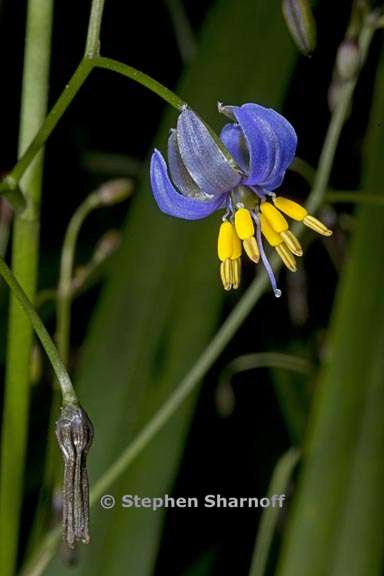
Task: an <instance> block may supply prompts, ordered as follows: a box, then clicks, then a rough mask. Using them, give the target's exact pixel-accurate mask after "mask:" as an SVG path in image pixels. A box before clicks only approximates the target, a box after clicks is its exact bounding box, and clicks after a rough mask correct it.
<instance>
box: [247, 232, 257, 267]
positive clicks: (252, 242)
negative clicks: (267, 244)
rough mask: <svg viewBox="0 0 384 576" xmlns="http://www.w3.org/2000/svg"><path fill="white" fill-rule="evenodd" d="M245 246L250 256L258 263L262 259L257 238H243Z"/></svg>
mask: <svg viewBox="0 0 384 576" xmlns="http://www.w3.org/2000/svg"><path fill="white" fill-rule="evenodd" d="M243 246H244V250H245V252H246V253H247V256H248V258H249V259H250V260H252V261H253V262H255V263H256V264H257V263H258V261H259V260H260V251H259V247H258V245H257V242H256V238H255V237H254V236H251V238H246V239H245V240H243Z"/></svg>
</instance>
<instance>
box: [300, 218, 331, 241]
mask: <svg viewBox="0 0 384 576" xmlns="http://www.w3.org/2000/svg"><path fill="white" fill-rule="evenodd" d="M303 223H304V224H305V225H306V226H308V228H312V230H315V232H318V233H319V234H322V236H332V234H333V232H332V230H329V228H327V227H326V226H325V225H324V224H323V223H322V222H320V220H318V219H317V218H315V217H314V216H311V215H310V214H308V215H307V216H306V217H305V218H304V220H303Z"/></svg>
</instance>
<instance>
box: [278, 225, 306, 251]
mask: <svg viewBox="0 0 384 576" xmlns="http://www.w3.org/2000/svg"><path fill="white" fill-rule="evenodd" d="M281 237H282V239H283V240H284V242H285V243H286V245H287V246H288V248H289V249H290V251H291V252H292V254H294V255H295V256H302V255H303V249H302V247H301V244H300V242H299V241H298V239H297V238H296V236H295V235H294V233H293V232H291V231H290V230H287V231H286V232H282V233H281Z"/></svg>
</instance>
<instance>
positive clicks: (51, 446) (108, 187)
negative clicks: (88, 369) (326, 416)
mask: <svg viewBox="0 0 384 576" xmlns="http://www.w3.org/2000/svg"><path fill="white" fill-rule="evenodd" d="M132 187H133V185H132V182H131V181H130V180H127V179H123V178H121V179H116V180H111V181H109V182H106V183H105V184H103V185H101V186H100V187H99V188H98V189H97V190H95V191H94V192H92V193H91V194H89V195H88V196H87V197H86V198H85V200H84V201H83V202H82V203H81V204H80V206H79V207H78V208H77V210H76V211H75V212H74V214H73V216H72V218H71V220H70V221H69V224H68V227H67V230H66V233H65V237H64V242H63V248H62V252H61V265H60V278H59V284H58V288H57V290H53V291H50V292H48V294H47V296H49V298H52V299H54V301H55V303H56V320H57V323H56V343H57V347H58V351H59V354H60V356H61V358H62V360H63V362H64V364H65V365H67V366H68V365H69V364H70V357H69V349H70V334H71V306H72V300H73V297H74V295H75V290H74V283H75V278H74V270H73V269H74V261H75V254H76V247H77V241H78V237H79V233H80V230H81V227H82V226H83V224H84V222H85V220H86V218H87V217H88V216H89V215H90V214H91V213H92V212H93V211H94V210H97V209H98V208H103V207H107V206H112V205H115V204H117V203H119V202H122V201H124V200H125V199H126V198H128V196H129V195H130V194H131V193H132ZM102 240H103V239H102ZM104 241H105V240H104ZM107 241H108V238H107ZM114 246H115V243H114V237H113V238H112V249H113V248H114ZM98 251H100V245H96V251H95V254H94V256H93V260H92V261H91V262H90V263H89V264H88V265H87V266H86V268H85V271H84V273H83V274H82V275H81V278H82V282H84V281H85V280H86V279H87V278H89V277H90V276H91V275H92V273H94V271H95V268H96V267H97V266H99V265H100V263H102V262H103V261H104V260H105V257H106V256H108V255H109V254H110V251H109V247H107V248H106V249H104V253H102V254H99V255H98V254H97V252H98ZM94 260H96V261H94ZM59 401H60V394H59V390H58V389H57V387H56V385H55V383H54V386H53V397H52V400H51V411H50V417H49V422H50V425H49V429H50V430H53V429H54V426H55V421H56V418H57V410H58V407H59ZM59 462H60V456H59V452H58V450H57V447H56V441H55V437H54V436H53V434H50V435H49V436H48V442H47V450H46V462H45V472H44V481H43V485H42V487H41V489H40V497H39V504H38V507H37V511H36V514H35V519H34V526H33V530H32V534H31V537H30V541H29V546H30V547H33V545H34V544H35V543H36V541H38V539H39V538H41V536H42V533H43V531H44V530H45V529H46V526H47V525H48V524H50V523H51V522H52V508H54V505H55V504H56V503H57V502H60V498H59V497H58V498H56V496H59V494H60V489H61V476H62V475H61V467H60V463H59Z"/></svg>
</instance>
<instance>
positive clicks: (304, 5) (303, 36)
mask: <svg viewBox="0 0 384 576" xmlns="http://www.w3.org/2000/svg"><path fill="white" fill-rule="evenodd" d="M282 10H283V15H284V19H285V22H286V25H287V27H288V30H289V32H290V34H291V36H292V39H293V40H294V42H295V44H296V46H297V48H298V49H299V50H300V51H301V52H302V53H303V54H304V55H305V56H309V55H310V54H312V52H313V51H314V49H315V47H316V22H315V19H314V17H313V13H312V10H311V7H310V4H309V1H308V0H283V2H282Z"/></svg>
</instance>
